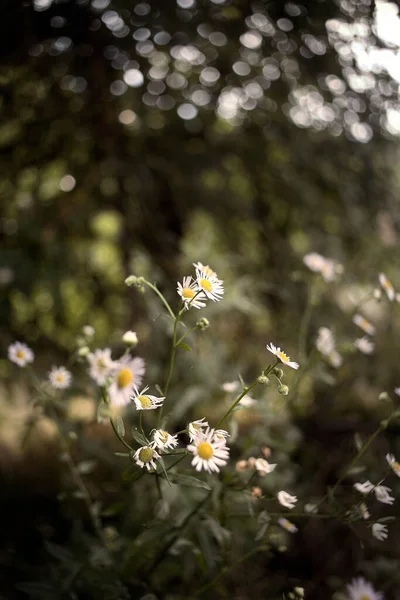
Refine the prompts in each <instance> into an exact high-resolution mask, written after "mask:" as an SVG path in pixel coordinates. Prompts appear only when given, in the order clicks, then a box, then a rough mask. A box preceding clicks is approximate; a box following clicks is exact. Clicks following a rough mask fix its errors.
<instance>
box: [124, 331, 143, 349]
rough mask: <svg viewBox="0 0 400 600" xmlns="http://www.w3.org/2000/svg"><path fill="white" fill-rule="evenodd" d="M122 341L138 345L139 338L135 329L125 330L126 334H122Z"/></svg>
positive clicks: (131, 345) (133, 345) (128, 344)
mask: <svg viewBox="0 0 400 600" xmlns="http://www.w3.org/2000/svg"><path fill="white" fill-rule="evenodd" d="M122 341H123V342H124V344H126V345H127V346H130V347H131V348H134V347H135V346H137V343H138V341H139V340H138V336H137V334H136V332H135V331H125V333H124V335H123V336H122Z"/></svg>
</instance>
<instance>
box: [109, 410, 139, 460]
mask: <svg viewBox="0 0 400 600" xmlns="http://www.w3.org/2000/svg"><path fill="white" fill-rule="evenodd" d="M110 423H111V427H112V428H113V429H114V433H115V435H116V436H117V438H118V439H119V441H120V442H121V444H123V445H124V446H125V448H128V450H130V451H131V452H134V449H133V448H132V447H131V446H130V445H129V444H128V442H126V441H125V440H124V438H123V437H121V436H120V435H119V433H118V431H117V428H116V426H115V424H114V421H113V420H112V419H111V417H110Z"/></svg>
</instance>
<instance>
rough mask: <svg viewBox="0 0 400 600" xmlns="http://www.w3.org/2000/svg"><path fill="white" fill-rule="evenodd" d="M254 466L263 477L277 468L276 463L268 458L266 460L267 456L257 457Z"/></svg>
mask: <svg viewBox="0 0 400 600" xmlns="http://www.w3.org/2000/svg"><path fill="white" fill-rule="evenodd" d="M254 467H255V469H256V470H257V472H258V474H259V475H260V476H261V477H264V475H268V474H269V473H272V471H274V470H275V468H276V464H271V463H269V462H268V461H267V460H265V458H257V459H256V461H255V463H254Z"/></svg>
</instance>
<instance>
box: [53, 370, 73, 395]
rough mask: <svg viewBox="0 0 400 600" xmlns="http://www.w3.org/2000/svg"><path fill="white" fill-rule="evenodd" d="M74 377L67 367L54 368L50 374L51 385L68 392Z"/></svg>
mask: <svg viewBox="0 0 400 600" xmlns="http://www.w3.org/2000/svg"><path fill="white" fill-rule="evenodd" d="M71 379H72V375H71V373H70V372H69V371H67V369H66V368H65V367H53V368H52V369H51V371H50V373H49V381H50V383H51V385H52V386H53V387H54V388H56V389H58V390H66V389H67V388H69V386H70V385H71Z"/></svg>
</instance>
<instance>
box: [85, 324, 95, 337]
mask: <svg viewBox="0 0 400 600" xmlns="http://www.w3.org/2000/svg"><path fill="white" fill-rule="evenodd" d="M82 332H83V335H84V336H86V337H87V338H92V337H93V336H94V334H95V330H94V327H92V326H91V325H85V326H84V327H82Z"/></svg>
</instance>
